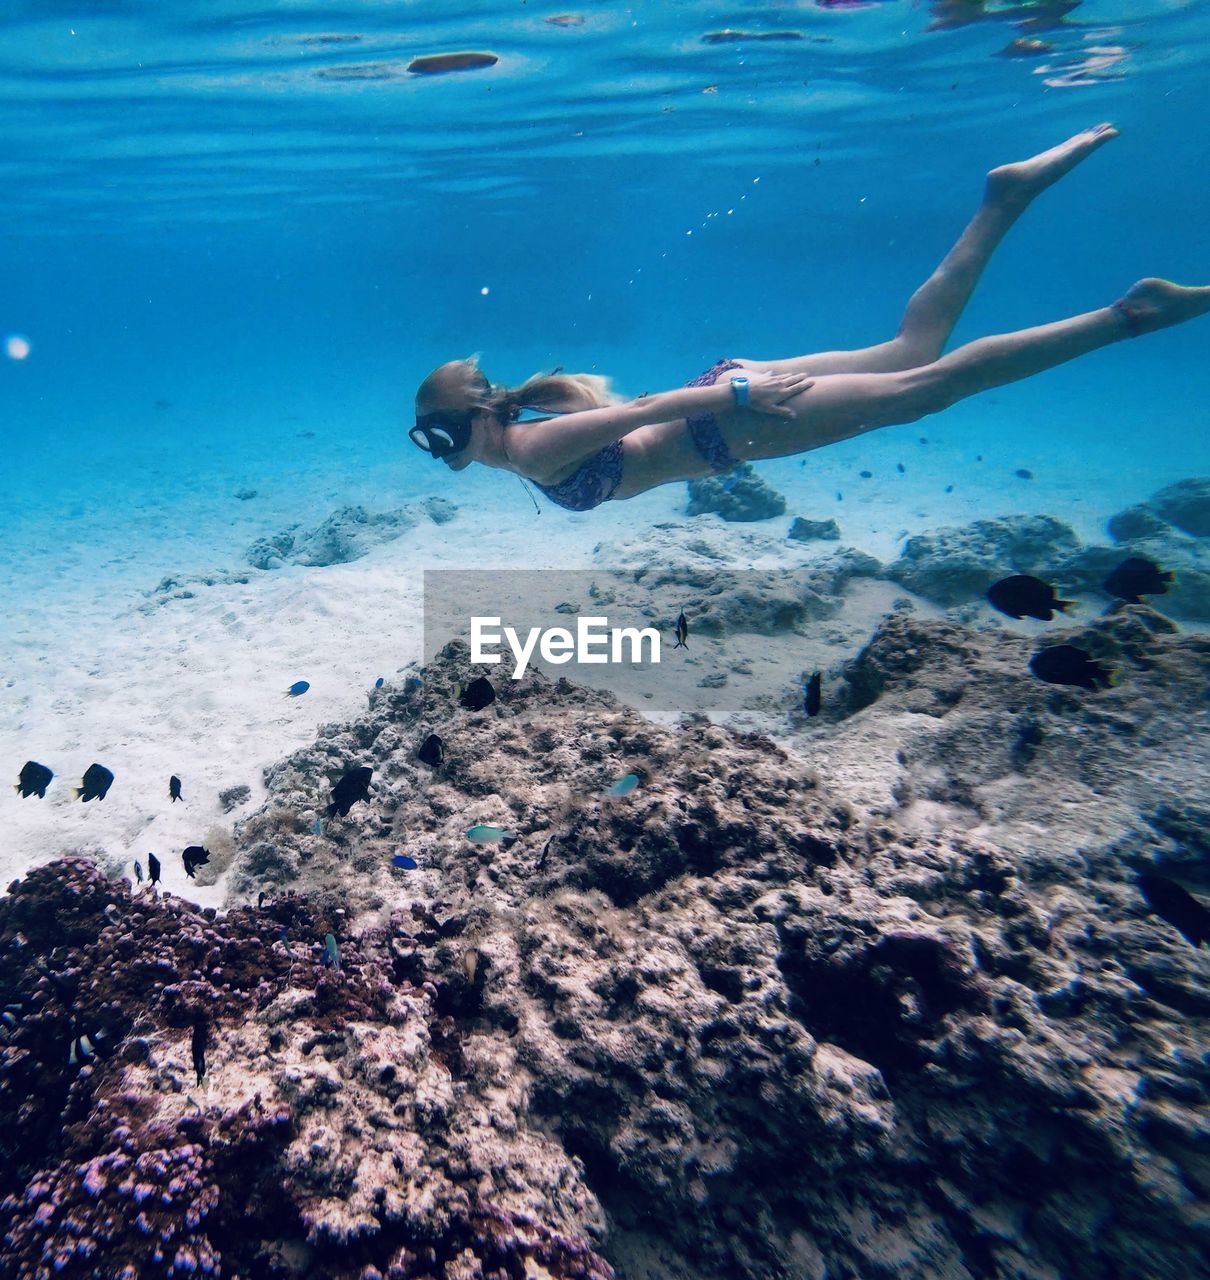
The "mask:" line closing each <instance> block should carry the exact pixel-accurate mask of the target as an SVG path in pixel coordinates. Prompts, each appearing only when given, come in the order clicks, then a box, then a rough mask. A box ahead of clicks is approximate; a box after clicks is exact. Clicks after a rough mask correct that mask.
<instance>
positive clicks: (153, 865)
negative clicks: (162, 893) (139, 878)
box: [147, 853, 160, 884]
mask: <svg viewBox="0 0 1210 1280" xmlns="http://www.w3.org/2000/svg"><path fill="white" fill-rule="evenodd" d="M147 878H148V879H149V880H150V881H151V883H152V884H159V883H160V860H159V858H157V857H156V856H155V854H154V853H149V854H148V855H147Z"/></svg>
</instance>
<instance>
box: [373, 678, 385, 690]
mask: <svg viewBox="0 0 1210 1280" xmlns="http://www.w3.org/2000/svg"><path fill="white" fill-rule="evenodd" d="M385 683H386V681H385V680H383V678H382V677H381V676H379V677H378V679H377V680H375V681H374V688H375V689H381V688H382V686H383V685H384V684H385Z"/></svg>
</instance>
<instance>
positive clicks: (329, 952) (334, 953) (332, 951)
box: [324, 933, 340, 973]
mask: <svg viewBox="0 0 1210 1280" xmlns="http://www.w3.org/2000/svg"><path fill="white" fill-rule="evenodd" d="M324 964H328V965H331V966H332V968H333V969H335V970H336V971H337V972H338V973H339V972H340V949H339V948H338V947H337V945H336V938H335V936H334V935H332V934H330V933H325V934H324Z"/></svg>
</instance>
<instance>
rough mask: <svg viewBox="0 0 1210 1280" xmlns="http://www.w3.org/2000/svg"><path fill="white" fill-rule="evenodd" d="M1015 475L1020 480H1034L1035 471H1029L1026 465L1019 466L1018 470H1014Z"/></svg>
mask: <svg viewBox="0 0 1210 1280" xmlns="http://www.w3.org/2000/svg"><path fill="white" fill-rule="evenodd" d="M1013 475H1015V476H1016V477H1017V479H1018V480H1032V479H1033V478H1034V473H1033V472H1032V471H1027V470H1026V469H1025V468H1024V467H1018V468H1017V470H1016V471H1014V472H1013Z"/></svg>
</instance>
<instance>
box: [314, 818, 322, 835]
mask: <svg viewBox="0 0 1210 1280" xmlns="http://www.w3.org/2000/svg"><path fill="white" fill-rule="evenodd" d="M323 833H324V820H323V819H322V818H316V819H315V821H314V822H313V823H311V834H312V835H315V836H322V835H323Z"/></svg>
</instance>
